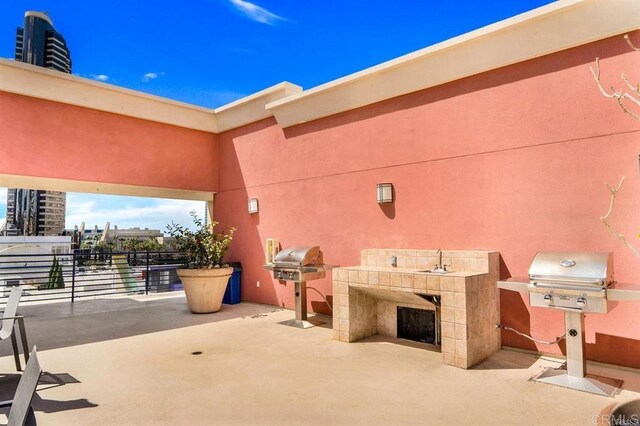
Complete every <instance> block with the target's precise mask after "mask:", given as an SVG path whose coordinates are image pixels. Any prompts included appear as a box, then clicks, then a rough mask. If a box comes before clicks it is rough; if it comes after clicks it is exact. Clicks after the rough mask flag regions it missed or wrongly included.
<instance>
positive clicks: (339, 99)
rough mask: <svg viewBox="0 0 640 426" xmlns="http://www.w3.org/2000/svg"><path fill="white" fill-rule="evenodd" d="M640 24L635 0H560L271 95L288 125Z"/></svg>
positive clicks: (277, 113) (274, 108) (282, 121)
mask: <svg viewBox="0 0 640 426" xmlns="http://www.w3.org/2000/svg"><path fill="white" fill-rule="evenodd" d="M638 28H640V7H638V0H615V1H607V0H561V1H558V2H555V3H552V4H549V5H547V6H543V7H540V8H538V9H534V10H532V11H530V12H527V13H523V14H521V15H518V16H515V17H513V18H510V19H506V20H504V21H501V22H497V23H495V24H492V25H489V26H486V27H484V28H480V29H478V30H476V31H472V32H470V33H467V34H464V35H461V36H458V37H455V38H452V39H450V40H447V41H444V42H442V43H438V44H435V45H433V46H430V47H427V48H425V49H421V50H418V51H416V52H413V53H410V54H408V55H404V56H401V57H399V58H396V59H393V60H391V61H388V62H385V63H383V64H380V65H377V66H374V67H371V68H368V69H366V70H363V71H360V72H357V73H355V74H351V75H349V76H346V77H343V78H340V79H337V80H334V81H332V82H329V83H326V84H323V85H320V86H317V87H315V88H312V89H310V90H306V91H303V92H302V93H299V94H297V95H293V96H289V97H288V98H285V99H281V100H279V101H275V102H271V103H270V104H268V105H267V109H269V110H271V111H272V112H273V115H274V116H275V118H276V120H277V121H278V124H279V125H280V126H281V127H283V128H285V127H289V126H294V125H296V124H300V123H304V122H308V121H312V120H316V119H319V118H322V117H327V116H330V115H334V114H337V113H340V112H344V111H348V110H352V109H355V108H360V107H363V106H366V105H370V104H373V103H376V102H380V101H383V100H386V99H391V98H394V97H397V96H401V95H404V94H408V93H412V92H416V91H419V90H423V89H427V88H429V87H434V86H438V85H441V84H444V83H448V82H451V81H455V80H458V79H461V78H465V77H468V76H471V75H475V74H479V73H482V72H485V71H489V70H493V69H496V68H500V67H504V66H507V65H511V64H515V63H518V62H522V61H526V60H529V59H533V58H537V57H540V56H543V55H547V54H550V53H554V52H558V51H561V50H565V49H569V48H572V47H575V46H579V45H582V44H586V43H590V42H593V41H596V40H601V39H604V38H607V37H611V36H614V35H616V34H621V33H624V32H628V31H633V30H636V29H638Z"/></svg>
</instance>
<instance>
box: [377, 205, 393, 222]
mask: <svg viewBox="0 0 640 426" xmlns="http://www.w3.org/2000/svg"><path fill="white" fill-rule="evenodd" d="M378 206H380V210H382V213H384V215H385V216H386V217H388V218H389V219H395V217H396V205H395V203H382V204H378Z"/></svg>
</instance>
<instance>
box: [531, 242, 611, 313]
mask: <svg viewBox="0 0 640 426" xmlns="http://www.w3.org/2000/svg"><path fill="white" fill-rule="evenodd" d="M612 283H613V258H612V256H611V254H610V253H572V252H539V253H538V254H536V256H535V257H534V258H533V261H532V262H531V266H530V267H529V285H528V290H529V292H530V293H529V298H530V299H529V300H530V304H531V306H537V307H543V308H557V309H571V310H577V311H581V312H584V313H602V314H604V313H606V312H607V287H608V286H610V285H611V284H612Z"/></svg>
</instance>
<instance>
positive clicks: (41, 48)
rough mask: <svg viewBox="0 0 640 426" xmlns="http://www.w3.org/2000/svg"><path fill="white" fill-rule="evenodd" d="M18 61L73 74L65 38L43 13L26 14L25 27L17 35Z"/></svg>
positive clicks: (31, 12)
mask: <svg viewBox="0 0 640 426" xmlns="http://www.w3.org/2000/svg"><path fill="white" fill-rule="evenodd" d="M15 59H16V61H20V62H25V63H27V64H32V65H37V66H39V67H45V68H51V69H54V70H56V71H62V72H66V73H69V74H70V73H71V54H70V53H69V49H68V48H67V43H66V41H65V40H64V37H62V35H61V34H60V33H59V32H57V31H56V30H55V29H54V28H53V23H52V22H51V18H49V17H48V16H47V15H46V14H45V13H43V12H33V11H28V12H27V13H25V14H24V27H23V28H18V30H17V34H16V52H15Z"/></svg>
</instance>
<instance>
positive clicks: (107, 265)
mask: <svg viewBox="0 0 640 426" xmlns="http://www.w3.org/2000/svg"><path fill="white" fill-rule="evenodd" d="M183 263H184V257H183V255H182V253H179V252H167V251H162V252H146V251H145V252H141V251H138V252H132V251H128V252H104V253H95V252H94V253H90V252H76V253H68V254H15V253H13V254H0V306H3V305H4V304H5V303H6V299H7V297H8V295H9V290H10V289H11V287H13V286H18V285H20V286H22V287H23V291H24V293H23V295H22V299H21V303H24V302H45V301H60V300H69V301H71V302H73V301H75V300H77V299H81V298H97V297H104V296H113V295H118V294H127V295H134V294H149V293H160V292H167V291H173V290H180V289H182V286H181V284H180V280H179V279H178V277H177V275H176V269H177V268H179V267H180V265H182V264H183Z"/></svg>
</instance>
